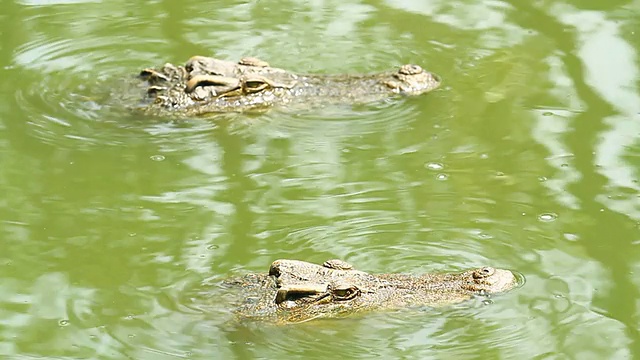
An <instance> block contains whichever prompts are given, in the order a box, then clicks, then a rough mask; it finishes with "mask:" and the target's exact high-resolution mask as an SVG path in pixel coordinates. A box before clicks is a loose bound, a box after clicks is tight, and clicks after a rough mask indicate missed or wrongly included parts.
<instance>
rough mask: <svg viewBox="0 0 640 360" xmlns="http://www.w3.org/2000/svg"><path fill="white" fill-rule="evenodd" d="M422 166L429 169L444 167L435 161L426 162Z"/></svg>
mask: <svg viewBox="0 0 640 360" xmlns="http://www.w3.org/2000/svg"><path fill="white" fill-rule="evenodd" d="M424 167H426V168H427V169H429V170H442V169H444V165H442V164H440V163H435V162H432V163H426V164H425V165H424Z"/></svg>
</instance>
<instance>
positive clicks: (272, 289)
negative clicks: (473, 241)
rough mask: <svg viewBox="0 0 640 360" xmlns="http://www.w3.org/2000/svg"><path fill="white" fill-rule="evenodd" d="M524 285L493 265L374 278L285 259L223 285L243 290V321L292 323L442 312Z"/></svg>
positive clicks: (342, 267)
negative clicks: (374, 312)
mask: <svg viewBox="0 0 640 360" xmlns="http://www.w3.org/2000/svg"><path fill="white" fill-rule="evenodd" d="M523 280H524V278H523V277H522V276H521V275H519V274H517V273H514V272H512V271H510V270H504V269H497V268H493V267H488V266H486V267H481V268H477V269H472V270H467V271H464V272H461V273H426V274H420V275H413V274H393V273H392V274H370V273H367V272H364V271H360V270H356V269H354V268H353V266H351V264H349V263H347V262H345V261H342V260H328V261H326V262H324V263H323V264H322V265H318V264H313V263H309V262H305V261H300V260H287V259H282V260H276V261H274V262H273V263H272V264H271V267H270V268H269V272H268V273H260V274H248V275H245V276H243V277H240V278H234V279H230V280H226V281H225V282H224V284H225V286H227V287H232V286H233V287H236V288H240V289H241V293H242V294H243V297H244V299H243V300H242V301H241V303H240V304H238V308H237V311H236V313H237V315H239V317H240V318H249V319H257V320H267V321H271V322H274V323H277V324H291V323H299V322H305V321H309V320H313V319H317V318H332V317H343V316H345V315H349V314H353V313H357V312H362V311H372V310H382V309H389V310H392V309H402V308H410V307H441V306H445V305H450V304H456V303H459V302H463V301H465V300H469V299H471V298H472V297H474V296H489V295H490V294H495V293H500V292H505V291H508V290H511V289H513V288H514V287H517V286H520V285H522V284H523Z"/></svg>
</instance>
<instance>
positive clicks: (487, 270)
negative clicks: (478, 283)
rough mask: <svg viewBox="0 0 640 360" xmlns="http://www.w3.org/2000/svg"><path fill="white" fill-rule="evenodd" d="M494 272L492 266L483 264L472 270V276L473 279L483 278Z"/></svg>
mask: <svg viewBox="0 0 640 360" xmlns="http://www.w3.org/2000/svg"><path fill="white" fill-rule="evenodd" d="M495 272H496V270H495V269H494V268H492V267H489V266H485V267H482V268H480V269H477V270H475V271H474V272H473V278H474V279H481V278H485V277H489V276H491V275H493V274H494V273H495Z"/></svg>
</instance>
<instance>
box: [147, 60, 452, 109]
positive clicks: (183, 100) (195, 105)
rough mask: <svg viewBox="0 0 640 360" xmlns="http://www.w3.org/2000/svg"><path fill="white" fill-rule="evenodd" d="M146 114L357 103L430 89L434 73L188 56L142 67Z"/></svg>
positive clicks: (414, 67)
mask: <svg viewBox="0 0 640 360" xmlns="http://www.w3.org/2000/svg"><path fill="white" fill-rule="evenodd" d="M140 78H141V79H143V80H144V81H146V84H145V86H146V93H147V95H146V99H145V101H143V104H141V106H140V110H142V112H144V113H147V114H153V115H162V114H171V113H174V114H184V115H201V114H207V113H221V112H243V111H252V110H264V109H268V108H271V107H274V106H282V107H289V106H294V107H295V105H296V104H297V105H299V108H305V107H309V106H313V105H319V104H332V103H333V104H341V103H342V104H357V103H367V102H372V101H377V100H382V99H385V98H388V97H390V96H393V95H396V94H404V95H418V94H422V93H425V92H428V91H431V90H434V89H436V88H437V87H438V86H439V85H440V79H439V77H438V76H436V75H434V74H432V73H430V72H428V71H425V70H423V69H422V68H421V67H420V66H418V65H411V64H407V65H403V66H401V67H400V68H399V69H398V70H395V71H388V72H383V73H376V74H368V75H300V74H294V73H291V72H289V71H287V70H283V69H279V68H275V67H271V66H269V64H268V63H266V62H264V61H262V60H260V59H257V58H250V57H247V58H242V59H241V60H240V61H239V62H237V63H235V62H231V61H226V60H220V59H215V58H211V57H204V56H194V57H192V58H191V59H189V61H187V63H186V64H185V65H184V66H176V65H172V64H165V65H164V66H162V67H161V68H156V69H151V68H149V69H144V70H142V72H141V73H140Z"/></svg>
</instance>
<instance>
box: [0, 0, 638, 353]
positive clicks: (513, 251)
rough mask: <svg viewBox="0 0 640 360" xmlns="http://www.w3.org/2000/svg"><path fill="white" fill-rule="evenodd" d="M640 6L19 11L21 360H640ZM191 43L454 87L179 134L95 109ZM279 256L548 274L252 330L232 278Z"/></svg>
mask: <svg viewBox="0 0 640 360" xmlns="http://www.w3.org/2000/svg"><path fill="white" fill-rule="evenodd" d="M639 9H640V5H639V3H638V2H637V1H570V0H565V1H542V2H540V1H539V2H530V1H529V2H527V1H525V2H522V1H484V2H480V1H471V0H454V1H449V0H447V1H445V0H434V1H425V0H413V1H412V0H404V1H403V0H386V1H358V0H346V1H345V0H342V1H331V0H327V1H312V2H308V3H306V2H300V1H286V2H273V1H272V2H269V1H225V2H224V3H221V2H219V1H208V2H207V1H204V2H203V1H190V0H186V1H181V2H178V1H146V2H127V1H108V2H106V1H105V2H88V1H87V2H83V1H59V2H56V1H35V0H24V1H16V0H5V1H3V2H2V12H1V13H0V37H1V42H0V74H1V75H0V130H1V131H0V193H2V196H1V197H0V204H1V206H0V235H1V236H0V249H1V250H0V355H1V357H2V358H7V359H43V358H46V359H180V358H187V359H213V358H218V359H219V358H224V359H251V358H268V359H284V358H287V359H288V358H301V357H305V358H321V359H327V358H334V357H340V358H420V359H451V358H457V359H463V358H487V359H493V358H505V359H524V358H536V359H564V358H579V359H605V358H606V359H626V358H639V357H640V334H639V330H638V329H639V327H640V320H639V319H640V311H639V310H638V306H639V305H638V304H640V303H639V302H638V299H639V292H640V281H639V280H638V274H639V273H640V261H639V260H640V249H639V247H640V196H639V195H638V194H639V190H640V183H639V181H638V180H639V170H640V145H639V141H638V139H640V94H639V89H638V88H639V85H640V82H639V81H638V79H639V78H640V77H639V74H638V67H639V65H640V61H639V59H638V52H639V51H640V42H638V39H639V36H640V33H639V31H640V11H639ZM195 54H199V55H208V56H216V57H219V58H223V59H227V60H237V59H239V58H240V57H242V56H249V55H250V56H257V57H260V58H262V59H264V60H267V61H269V62H270V63H271V64H272V65H274V66H278V67H283V68H287V69H291V70H295V71H297V72H301V73H366V72H375V71H383V70H388V69H392V68H395V67H397V66H398V65H401V64H404V63H415V64H419V65H421V66H423V67H424V68H426V69H429V70H430V71H433V72H435V73H437V74H439V75H440V76H442V78H443V79H444V85H443V86H442V88H440V89H439V90H437V91H435V92H433V93H430V94H428V95H426V96H420V97H415V98H396V99H393V100H390V101H385V102H380V103H375V104H369V105H357V106H326V107H321V108H314V109H308V110H301V111H291V112H287V111H271V112H267V113H265V114H262V115H255V114H253V115H243V114H232V115H226V116H218V117H213V118H189V119H184V120H181V121H172V120H167V119H159V118H158V119H149V118H140V117H136V116H134V115H132V114H131V113H129V112H127V111H126V110H123V109H118V106H117V104H114V103H113V102H109V101H105V100H104V99H102V98H100V97H96V96H94V95H95V94H100V93H109V91H110V89H102V88H100V87H104V86H108V85H105V84H114V86H116V85H117V84H118V79H122V78H123V77H126V76H128V75H130V74H135V73H137V72H138V71H139V70H140V69H142V68H144V67H149V66H156V65H161V64H164V63H165V62H173V63H178V64H182V63H184V62H185V61H186V60H187V59H188V58H189V57H191V56H192V55H195ZM278 258H295V259H303V260H307V261H312V262H319V263H321V262H323V261H324V260H326V259H329V258H341V259H344V260H347V261H349V262H350V263H352V264H354V265H355V266H356V267H357V268H359V269H361V270H365V271H369V272H412V273H419V272H430V271H460V270H463V269H468V268H473V267H478V266H482V265H491V266H496V267H502V268H508V269H513V270H516V271H518V272H520V273H522V274H523V275H524V276H525V277H526V280H527V282H526V284H525V285H524V286H523V287H522V288H519V289H517V290H515V291H512V292H509V293H507V294H503V295H501V296H495V297H493V298H492V299H491V303H490V304H485V303H484V302H482V301H471V302H468V303H464V304H461V305H456V306H452V307H445V308H439V309H413V310H408V311H396V312H384V313H372V314H363V315H359V316H355V317H350V318H346V319H328V320H318V321H311V322H307V323H304V324H298V325H292V326H272V325H266V324H262V323H259V322H258V323H255V322H254V323H244V322H241V323H238V322H234V321H231V320H232V317H231V314H230V311H231V310H232V309H229V308H228V307H225V306H224V305H223V304H224V299H222V300H221V299H217V298H215V297H214V296H210V292H214V291H215V287H216V286H215V284H217V283H219V282H220V281H221V280H222V279H224V278H225V277H228V276H231V275H234V274H243V273H247V272H264V271H267V269H268V267H269V264H270V263H271V262H272V261H273V260H275V259H278ZM230 319H231V320H230Z"/></svg>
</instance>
